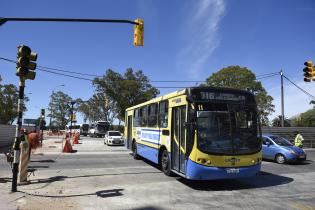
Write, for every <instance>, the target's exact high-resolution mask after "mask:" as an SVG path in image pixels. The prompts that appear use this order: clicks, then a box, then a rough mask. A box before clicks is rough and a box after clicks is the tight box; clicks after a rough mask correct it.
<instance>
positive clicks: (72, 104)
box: [70, 101, 75, 139]
mask: <svg viewBox="0 0 315 210" xmlns="http://www.w3.org/2000/svg"><path fill="white" fill-rule="evenodd" d="M74 104H75V101H71V114H70V139H71V135H72V120H73V106H74Z"/></svg>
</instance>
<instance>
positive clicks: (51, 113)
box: [49, 84, 65, 131]
mask: <svg viewBox="0 0 315 210" xmlns="http://www.w3.org/2000/svg"><path fill="white" fill-rule="evenodd" d="M64 86H65V85H64V84H61V85H57V86H56V87H54V88H53V90H52V91H51V99H50V103H51V104H52V103H53V95H54V92H55V89H56V88H58V87H64ZM52 115H53V112H52V107H50V119H49V131H51V119H52Z"/></svg>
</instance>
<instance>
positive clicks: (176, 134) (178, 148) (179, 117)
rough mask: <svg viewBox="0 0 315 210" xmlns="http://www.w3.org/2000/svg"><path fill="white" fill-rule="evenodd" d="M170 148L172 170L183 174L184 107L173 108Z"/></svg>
mask: <svg viewBox="0 0 315 210" xmlns="http://www.w3.org/2000/svg"><path fill="white" fill-rule="evenodd" d="M172 115H173V116H172V134H171V135H172V141H171V142H172V144H171V146H172V148H171V160H172V169H173V170H175V171H177V172H180V173H182V174H185V172H186V170H185V169H186V168H185V152H186V142H185V141H186V139H185V136H186V135H185V132H186V131H185V121H186V106H180V107H175V108H173V112H172Z"/></svg>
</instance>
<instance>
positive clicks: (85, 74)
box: [0, 57, 279, 88]
mask: <svg viewBox="0 0 315 210" xmlns="http://www.w3.org/2000/svg"><path fill="white" fill-rule="evenodd" d="M0 59H2V60H4V61H8V62H12V63H17V62H16V61H14V60H11V59H7V58H3V57H0ZM37 69H38V70H39V71H43V72H46V73H50V74H56V75H60V76H64V77H71V78H75V79H80V80H85V81H93V79H90V78H85V77H79V76H74V75H69V74H64V73H70V74H77V75H82V76H90V77H103V76H100V75H95V74H87V73H81V72H75V71H68V70H63V69H58V68H51V67H45V66H40V65H38V67H37ZM55 71H58V72H55ZM59 72H64V73H59ZM278 74H279V73H278V72H273V73H266V74H261V75H257V76H256V80H262V79H266V78H270V77H273V76H276V75H278ZM118 81H133V80H127V79H122V80H118ZM149 82H150V83H206V82H207V81H206V80H151V81H149ZM157 88H185V87H157Z"/></svg>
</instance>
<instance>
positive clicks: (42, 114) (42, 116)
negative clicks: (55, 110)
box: [40, 109, 45, 118]
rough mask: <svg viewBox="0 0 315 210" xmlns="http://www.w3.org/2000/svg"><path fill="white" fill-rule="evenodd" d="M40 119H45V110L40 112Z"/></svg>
mask: <svg viewBox="0 0 315 210" xmlns="http://www.w3.org/2000/svg"><path fill="white" fill-rule="evenodd" d="M40 117H41V118H45V109H41V110H40Z"/></svg>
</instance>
